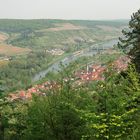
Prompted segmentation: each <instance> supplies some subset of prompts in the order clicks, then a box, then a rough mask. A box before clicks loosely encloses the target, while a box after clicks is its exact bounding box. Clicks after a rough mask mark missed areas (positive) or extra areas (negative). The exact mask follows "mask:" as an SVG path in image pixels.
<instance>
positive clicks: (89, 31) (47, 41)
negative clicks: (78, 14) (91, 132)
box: [0, 19, 128, 49]
mask: <svg viewBox="0 0 140 140" xmlns="http://www.w3.org/2000/svg"><path fill="white" fill-rule="evenodd" d="M127 24H128V20H111V21H107V20H106V21H91V20H51V19H34V20H19V19H18V20H17V19H0V31H1V32H4V33H6V34H8V36H9V38H8V39H7V40H6V41H5V42H6V43H7V44H11V45H13V46H18V47H24V48H25V47H26V48H30V49H51V48H62V49H67V48H72V47H73V46H75V45H77V44H79V43H81V44H82V43H89V44H90V43H95V42H100V41H104V40H109V39H113V38H118V36H120V33H121V30H122V29H123V28H124V27H126V26H127Z"/></svg>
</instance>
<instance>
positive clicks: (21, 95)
mask: <svg viewBox="0 0 140 140" xmlns="http://www.w3.org/2000/svg"><path fill="white" fill-rule="evenodd" d="M58 87H59V86H58V84H57V83H56V82H45V83H43V84H39V85H35V86H33V87H31V88H29V89H28V90H26V91H24V90H21V91H18V92H17V93H11V94H9V95H8V100H10V101H15V100H29V99H32V96H33V94H35V95H38V96H47V94H48V92H49V91H50V90H51V89H55V88H58Z"/></svg>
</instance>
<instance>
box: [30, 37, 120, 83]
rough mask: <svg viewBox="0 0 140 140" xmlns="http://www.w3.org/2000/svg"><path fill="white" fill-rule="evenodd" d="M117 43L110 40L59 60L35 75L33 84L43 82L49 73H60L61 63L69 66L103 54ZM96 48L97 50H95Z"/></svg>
mask: <svg viewBox="0 0 140 140" xmlns="http://www.w3.org/2000/svg"><path fill="white" fill-rule="evenodd" d="M117 42H118V40H117V39H113V40H109V41H105V42H101V43H98V44H94V45H91V46H89V47H88V48H86V49H84V50H82V51H80V52H79V53H77V54H75V53H73V54H71V55H69V56H67V57H65V58H63V59H62V60H59V61H57V62H55V63H54V64H52V65H51V66H49V67H48V68H47V69H46V70H43V71H41V72H39V73H37V74H35V76H34V77H33V78H32V82H36V81H38V80H41V79H42V78H44V77H45V76H46V74H47V73H49V72H58V71H60V70H61V68H60V63H62V65H64V66H65V65H68V64H69V63H70V62H73V61H75V60H76V59H77V58H79V57H81V56H93V55H96V54H97V53H98V52H99V51H100V52H102V51H104V49H110V48H113V45H114V44H116V43H117ZM95 48H97V49H95Z"/></svg>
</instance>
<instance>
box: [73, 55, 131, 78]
mask: <svg viewBox="0 0 140 140" xmlns="http://www.w3.org/2000/svg"><path fill="white" fill-rule="evenodd" d="M129 62H130V59H129V58H128V57H127V56H122V57H120V58H118V59H117V60H116V61H114V62H113V63H112V64H111V65H112V66H113V69H114V70H115V71H116V72H118V73H119V72H121V71H124V70H126V69H127V67H128V63H129ZM106 69H107V66H105V65H90V66H87V68H86V70H81V71H78V72H76V74H75V75H76V77H77V78H78V79H79V80H81V81H100V80H104V75H103V73H104V72H105V70H106Z"/></svg>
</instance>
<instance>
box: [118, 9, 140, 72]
mask: <svg viewBox="0 0 140 140" xmlns="http://www.w3.org/2000/svg"><path fill="white" fill-rule="evenodd" d="M122 33H123V35H124V37H122V38H120V42H119V43H118V46H119V47H120V48H122V49H123V50H124V51H125V52H127V53H128V54H129V55H131V56H132V62H133V63H134V64H135V65H136V68H137V70H138V71H139V72H140V10H138V11H137V12H136V13H134V14H133V15H132V16H131V20H130V22H129V28H128V29H126V30H123V31H122Z"/></svg>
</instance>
